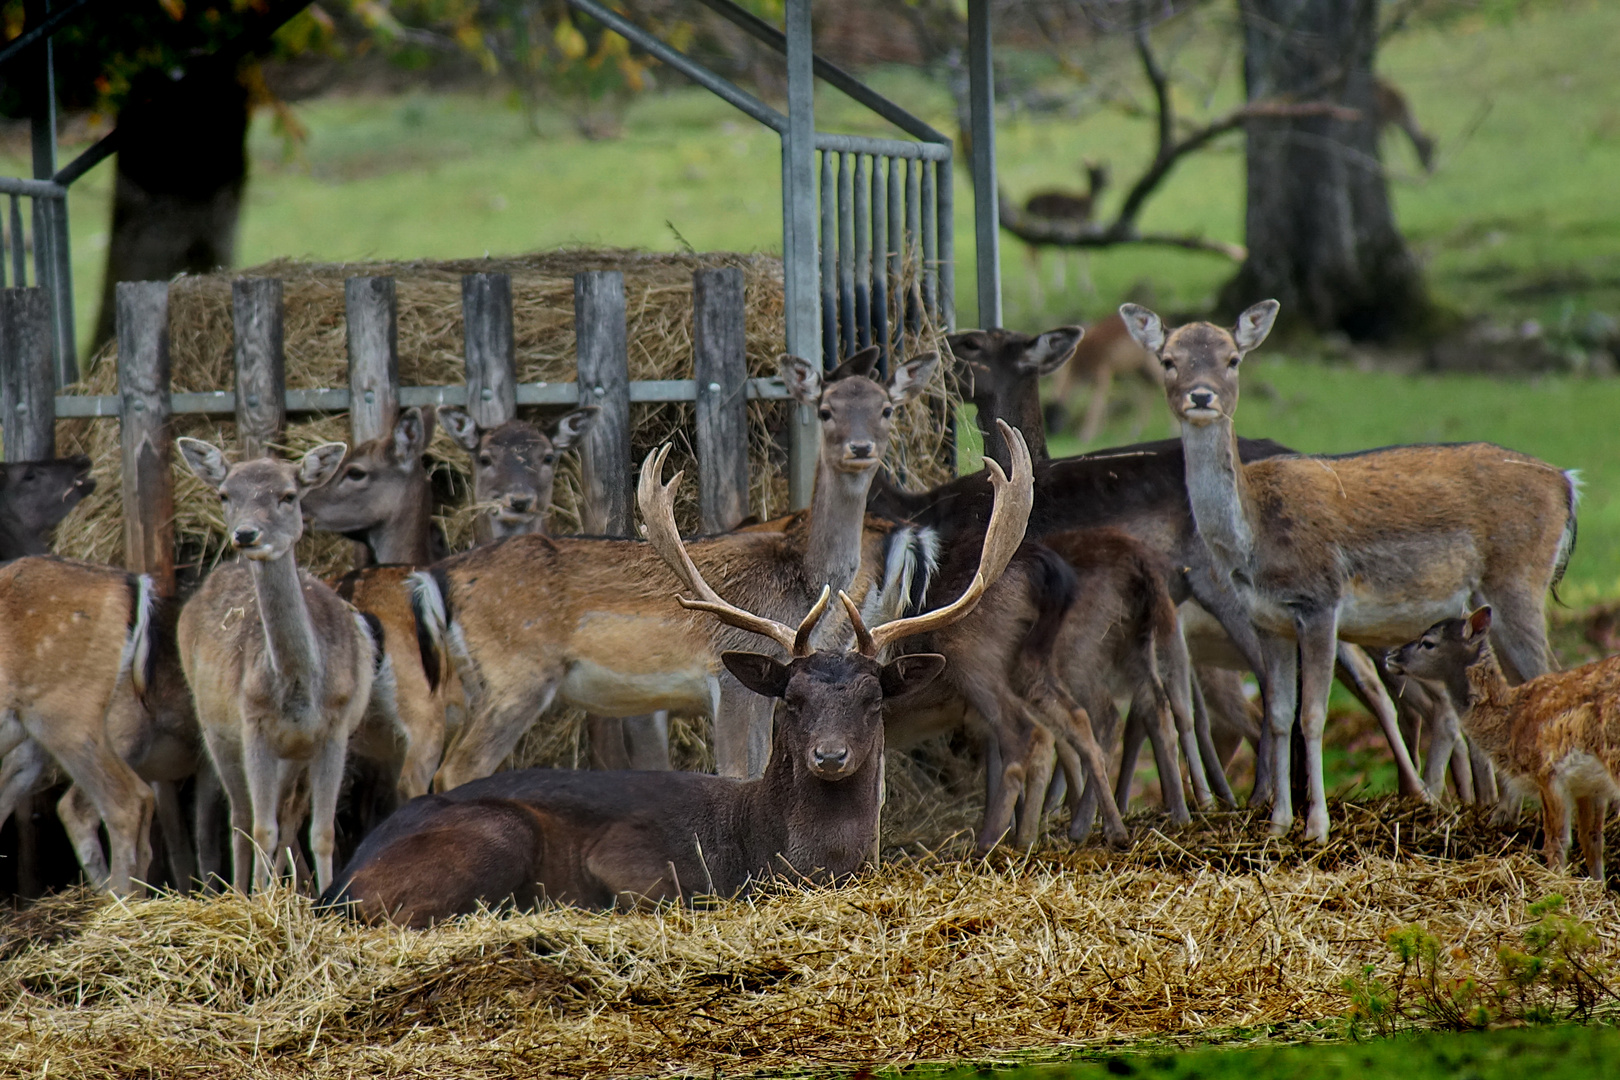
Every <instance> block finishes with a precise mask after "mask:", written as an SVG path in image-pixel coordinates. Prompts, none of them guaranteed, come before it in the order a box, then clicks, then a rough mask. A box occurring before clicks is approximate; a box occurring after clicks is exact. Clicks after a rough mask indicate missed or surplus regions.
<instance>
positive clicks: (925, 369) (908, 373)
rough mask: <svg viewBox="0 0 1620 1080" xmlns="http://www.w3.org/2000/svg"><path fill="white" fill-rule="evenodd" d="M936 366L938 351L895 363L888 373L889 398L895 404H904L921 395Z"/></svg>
mask: <svg viewBox="0 0 1620 1080" xmlns="http://www.w3.org/2000/svg"><path fill="white" fill-rule="evenodd" d="M938 366H939V353H933V352H930V353H923V354H922V355H921V356H913V357H912V358H911V359H909V360H907V361H906V362H905V363H903V364H896V365H895V367H894V370H893V371H892V372H890V373H889V400H890V401H892V402H894V403H895V404H896V405H904V404H906V402H908V401H916V400H917V399H918V398H920V397H922V392H923V387H925V386H927V385H928V380H929V379H931V378H933V377H934V369H935V368H936V367H938Z"/></svg>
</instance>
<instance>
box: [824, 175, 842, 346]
mask: <svg viewBox="0 0 1620 1080" xmlns="http://www.w3.org/2000/svg"><path fill="white" fill-rule="evenodd" d="M820 194H821V366H822V367H824V368H826V369H827V370H829V371H830V370H832V369H833V368H834V367H835V366H837V364H838V276H837V275H838V181H837V179H836V178H835V177H834V175H833V165H832V151H830V150H823V151H821V188H820Z"/></svg>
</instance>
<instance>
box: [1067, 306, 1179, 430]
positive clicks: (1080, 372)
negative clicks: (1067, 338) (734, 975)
mask: <svg viewBox="0 0 1620 1080" xmlns="http://www.w3.org/2000/svg"><path fill="white" fill-rule="evenodd" d="M1133 374H1134V375H1139V376H1142V377H1144V378H1145V379H1146V380H1147V381H1148V382H1149V383H1151V384H1152V385H1154V386H1157V385H1158V382H1159V364H1158V361H1156V360H1154V358H1153V357H1152V356H1151V355H1150V354H1149V353H1148V352H1147V350H1145V349H1143V348H1142V346H1140V345H1138V344H1137V343H1136V342H1135V340H1133V339H1132V338H1131V335H1130V332H1129V331H1128V330H1126V329H1125V321H1124V320H1123V319H1121V318H1120V317H1119V314H1118V313H1117V312H1111V313H1110V314H1109V315H1108V316H1107V317H1106V318H1103V319H1098V320H1097V321H1096V322H1094V323H1092V324H1091V325H1090V326H1088V327H1086V336H1085V339H1084V340H1083V341H1081V342H1080V347H1079V348H1078V349H1076V350H1075V352H1074V359H1072V360H1070V361H1069V363H1068V364H1067V366H1065V367H1064V368H1063V369H1062V370H1061V371H1059V372H1058V377H1057V381H1056V383H1055V385H1054V386H1053V387H1052V396H1053V398H1055V399H1056V407H1057V408H1065V407H1067V406H1068V404H1069V402H1070V401H1072V400H1073V398H1074V392H1075V389H1076V388H1077V387H1078V386H1079V385H1080V384H1081V383H1086V384H1088V385H1090V387H1091V397H1090V398H1089V399H1088V400H1087V402H1086V414H1085V417H1084V418H1083V419H1082V420H1081V421H1080V431H1079V438H1080V441H1081V442H1082V443H1090V442H1092V441H1093V440H1095V439H1096V438H1097V435H1098V433H1099V432H1101V431H1102V426H1103V423H1104V421H1106V420H1107V419H1108V394H1109V391H1110V390H1111V389H1112V388H1113V384H1114V376H1116V375H1133Z"/></svg>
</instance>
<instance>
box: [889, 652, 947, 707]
mask: <svg viewBox="0 0 1620 1080" xmlns="http://www.w3.org/2000/svg"><path fill="white" fill-rule="evenodd" d="M944 670H945V658H944V657H943V656H941V655H940V654H939V653H908V654H906V655H905V656H897V657H895V658H894V659H893V660H890V661H889V662H888V663H887V664H884V665H883V670H882V671H881V672H880V673H879V674H878V685H879V686H881V687H883V697H884V699H885V700H892V699H894V698H898V697H904V696H905V695H907V694H910V693H913V692H915V691H918V690H921V689H922V688H923V687H925V686H927V685H928V684H929V683H931V682H933V681H934V679H935V678H936V677H938V675H939V673H940V672H942V671H944Z"/></svg>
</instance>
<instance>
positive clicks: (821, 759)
mask: <svg viewBox="0 0 1620 1080" xmlns="http://www.w3.org/2000/svg"><path fill="white" fill-rule="evenodd" d="M811 754H812V755H813V756H814V757H815V759H816V768H818V769H826V770H827V771H829V772H836V771H838V770H839V769H842V768H843V767H844V764H845V763H846V762H847V761H849V747H847V746H840V747H839V748H838V749H837V750H823V749H822V748H821V747H819V746H818V747H816V748H815V750H813V751H811Z"/></svg>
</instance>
